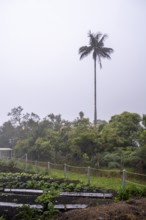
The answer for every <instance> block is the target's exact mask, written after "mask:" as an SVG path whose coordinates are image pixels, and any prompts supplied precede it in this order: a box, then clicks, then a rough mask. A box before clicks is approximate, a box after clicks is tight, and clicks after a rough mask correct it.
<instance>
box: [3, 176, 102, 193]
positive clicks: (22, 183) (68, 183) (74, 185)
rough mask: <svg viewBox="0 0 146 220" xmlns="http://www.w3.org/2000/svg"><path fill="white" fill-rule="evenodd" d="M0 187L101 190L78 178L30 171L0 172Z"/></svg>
mask: <svg viewBox="0 0 146 220" xmlns="http://www.w3.org/2000/svg"><path fill="white" fill-rule="evenodd" d="M0 188H1V190H2V189H4V188H10V189H42V190H46V189H50V188H54V189H55V190H60V191H67V192H71V191H72V192H101V189H99V187H96V186H93V185H88V184H84V183H82V182H81V181H79V180H69V179H65V178H61V179H59V178H55V177H54V178H53V177H51V178H50V177H49V176H48V175H40V174H30V173H25V172H23V173H0Z"/></svg>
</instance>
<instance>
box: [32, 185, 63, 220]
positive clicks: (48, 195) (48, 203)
mask: <svg viewBox="0 0 146 220" xmlns="http://www.w3.org/2000/svg"><path fill="white" fill-rule="evenodd" d="M58 195H59V191H57V190H55V189H54V188H51V189H50V190H49V191H45V192H44V193H43V194H42V195H40V196H38V197H37V199H36V202H39V203H40V204H42V205H43V219H45V217H47V219H52V217H53V216H54V215H56V214H58V210H56V209H55V208H54V204H55V200H56V197H57V196H58Z"/></svg>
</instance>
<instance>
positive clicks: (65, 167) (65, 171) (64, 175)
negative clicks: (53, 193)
mask: <svg viewBox="0 0 146 220" xmlns="http://www.w3.org/2000/svg"><path fill="white" fill-rule="evenodd" d="M64 178H66V163H65V164H64Z"/></svg>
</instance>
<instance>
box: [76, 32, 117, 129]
mask: <svg viewBox="0 0 146 220" xmlns="http://www.w3.org/2000/svg"><path fill="white" fill-rule="evenodd" d="M88 37H89V46H83V47H80V48H79V54H80V59H83V58H84V57H86V56H88V55H89V54H90V53H91V52H93V60H94V124H95V125H96V123H97V109H96V60H98V63H99V65H100V68H102V63H101V58H107V59H110V58H111V57H110V54H111V53H112V52H113V49H112V48H108V47H104V41H105V39H106V38H107V35H106V34H104V35H103V34H101V33H97V34H93V33H91V32H89V33H88Z"/></svg>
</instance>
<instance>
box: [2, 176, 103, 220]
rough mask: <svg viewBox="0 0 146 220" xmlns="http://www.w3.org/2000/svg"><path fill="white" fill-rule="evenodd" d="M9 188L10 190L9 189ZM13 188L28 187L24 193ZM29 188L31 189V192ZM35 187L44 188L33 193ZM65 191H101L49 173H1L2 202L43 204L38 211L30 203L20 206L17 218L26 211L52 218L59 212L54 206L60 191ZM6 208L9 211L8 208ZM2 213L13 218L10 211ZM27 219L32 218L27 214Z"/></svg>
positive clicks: (16, 214) (15, 214) (14, 214)
mask: <svg viewBox="0 0 146 220" xmlns="http://www.w3.org/2000/svg"><path fill="white" fill-rule="evenodd" d="M6 189H7V190H6ZM8 189H10V190H9V191H8ZM13 189H26V192H25V190H24V191H23V193H22V191H21V193H18V192H17V191H16V192H14V191H13ZM27 189H30V190H29V192H28V191H27ZM33 189H37V190H42V193H40V194H39V195H38V194H37V193H36V194H35V193H32V192H33ZM5 190H6V191H5ZM31 190H32V192H31ZM64 191H65V192H100V190H99V188H97V187H95V186H89V185H87V184H83V183H82V182H80V181H78V180H68V179H63V178H62V179H57V178H50V177H49V176H48V175H40V174H29V173H24V172H22V173H0V195H1V196H0V202H9V203H10V202H11V203H12V202H13V203H23V204H29V205H31V204H40V205H42V208H41V209H40V211H38V209H36V210H35V211H34V208H33V209H31V208H30V206H28V205H27V206H26V205H24V206H22V207H20V208H18V209H19V210H17V211H15V212H13V213H12V216H16V219H17V218H18V219H20V218H21V217H23V216H22V215H23V214H26V212H27V213H29V214H31V215H33V216H35V217H36V215H38V216H44V215H47V218H48V219H49V218H51V217H52V216H53V215H54V214H56V213H57V210H56V209H55V208H54V204H56V203H57V202H58V201H60V200H58V199H57V198H58V197H59V195H60V193H61V192H64ZM28 209H29V212H28ZM30 209H31V210H30ZM6 210H7V212H8V208H7V209H6ZM11 210H12V209H11ZM0 214H3V215H4V216H5V218H6V219H7V216H9V217H10V218H11V216H10V214H8V213H1V211H0ZM27 219H31V217H30V216H27Z"/></svg>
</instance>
